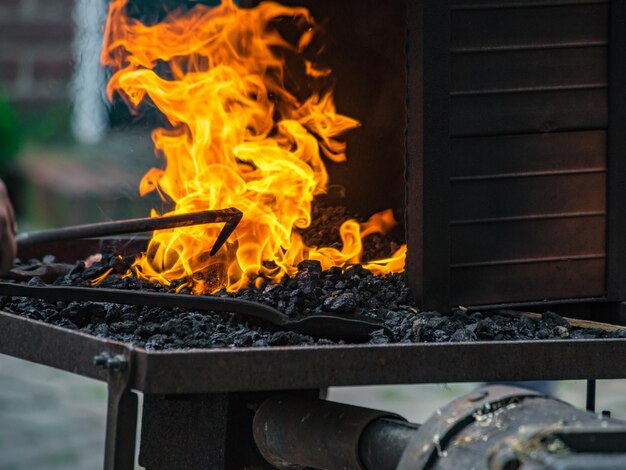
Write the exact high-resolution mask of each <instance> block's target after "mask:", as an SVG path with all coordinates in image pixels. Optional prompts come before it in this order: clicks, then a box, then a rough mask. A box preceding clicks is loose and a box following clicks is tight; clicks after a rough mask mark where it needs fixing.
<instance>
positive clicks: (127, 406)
mask: <svg viewBox="0 0 626 470" xmlns="http://www.w3.org/2000/svg"><path fill="white" fill-rule="evenodd" d="M112 388H114V387H111V386H109V397H108V409H107V427H106V440H105V453H104V469H105V470H132V469H133V468H134V467H135V440H136V437H137V395H136V394H135V393H133V392H131V391H130V390H123V391H121V392H118V391H117V390H112Z"/></svg>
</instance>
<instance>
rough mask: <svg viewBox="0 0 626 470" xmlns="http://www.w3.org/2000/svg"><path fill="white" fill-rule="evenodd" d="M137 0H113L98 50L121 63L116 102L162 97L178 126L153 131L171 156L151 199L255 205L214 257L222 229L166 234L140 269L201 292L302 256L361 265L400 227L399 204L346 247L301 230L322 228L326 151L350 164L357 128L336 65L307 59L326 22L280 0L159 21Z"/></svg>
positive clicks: (161, 105)
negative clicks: (140, 13) (381, 238)
mask: <svg viewBox="0 0 626 470" xmlns="http://www.w3.org/2000/svg"><path fill="white" fill-rule="evenodd" d="M126 3H127V0H113V1H112V3H111V5H110V8H109V14H108V20H107V26H106V31H105V43H104V48H103V52H102V57H101V60H102V63H103V65H106V66H109V67H110V68H111V70H112V71H113V75H112V77H111V79H110V81H109V83H108V87H107V93H108V96H109V99H112V98H113V96H114V94H116V93H119V95H120V96H121V97H122V98H123V99H124V100H125V101H126V102H127V103H128V104H129V106H130V107H131V109H133V110H137V108H138V106H139V105H140V103H143V102H148V103H151V104H153V105H154V106H156V107H157V108H158V109H159V110H160V111H161V112H162V113H163V114H164V115H165V116H166V117H167V120H168V121H169V124H170V126H169V127H168V128H161V129H156V130H155V131H154V132H153V133H152V139H153V141H154V145H155V149H156V153H157V156H158V157H159V158H162V159H163V160H164V163H165V164H164V165H163V168H152V169H151V170H150V171H148V172H147V173H146V174H145V175H144V177H143V179H142V180H141V183H140V194H141V195H145V194H148V193H150V192H152V191H157V192H158V194H159V195H160V196H161V199H162V200H163V201H164V202H165V203H167V204H169V205H170V206H171V207H172V209H171V210H170V211H168V212H167V214H181V213H187V212H191V211H198V210H206V209H221V208H226V207H236V208H237V209H239V210H241V211H242V212H243V213H244V217H243V219H242V221H241V223H240V224H239V226H238V227H237V229H236V230H235V232H234V234H233V235H232V236H231V238H230V240H229V243H228V244H227V245H226V246H225V247H223V248H222V249H221V250H220V252H219V253H218V254H217V255H216V256H214V257H210V256H208V252H209V250H210V248H211V246H212V244H213V241H214V240H215V238H216V237H217V233H218V232H219V227H215V226H210V225H207V226H195V227H183V228H176V229H171V230H160V231H156V232H155V233H154V234H153V237H152V239H151V241H150V243H149V246H148V250H147V252H146V253H143V254H142V255H140V256H139V257H138V259H137V261H136V263H135V265H134V267H133V270H134V271H135V273H136V274H137V275H138V276H139V277H140V278H143V279H149V280H152V281H158V282H160V283H163V284H165V285H170V284H171V282H172V281H174V280H179V281H180V280H182V281H184V283H183V284H182V285H181V288H182V287H183V286H191V287H192V288H193V291H194V292H196V293H203V292H207V291H215V290H218V289H220V288H223V287H227V288H228V289H229V290H236V289H239V288H241V287H243V286H245V285H247V283H248V282H250V279H253V278H255V277H256V276H258V275H263V276H265V277H269V278H270V279H272V280H279V279H280V278H281V277H282V276H283V275H284V274H289V275H293V274H295V272H296V271H297V268H296V266H297V264H298V263H299V262H300V261H302V260H305V259H313V260H319V261H320V263H321V264H322V266H323V268H324V269H328V268H330V267H332V266H339V267H345V266H347V265H350V264H355V263H359V262H361V252H362V243H361V240H362V238H363V237H364V236H366V235H368V234H370V233H373V232H376V231H379V232H384V231H386V230H388V229H389V228H390V227H392V226H393V225H394V223H395V222H394V221H393V215H392V214H391V211H387V212H385V213H382V214H378V215H375V216H374V217H372V218H371V219H370V220H369V221H368V222H367V223H365V224H363V225H360V224H359V223H357V222H356V221H354V220H349V221H347V222H345V223H344V224H343V226H342V227H341V230H340V232H341V238H342V240H343V247H342V248H341V249H340V250H339V249H336V248H330V247H313V246H306V245H305V244H304V242H303V240H302V237H301V235H300V234H299V233H298V229H304V228H306V227H308V226H309V225H310V223H311V203H312V201H313V198H314V197H315V196H317V195H320V194H322V193H324V192H325V190H326V188H327V185H328V174H327V172H326V168H325V166H324V158H328V159H330V160H333V161H335V162H341V161H344V160H345V158H346V156H345V150H346V148H345V147H346V146H345V143H344V142H342V141H341V140H340V136H341V135H342V134H343V133H344V132H346V131H348V130H350V129H353V128H355V127H357V126H358V125H359V123H358V122H357V121H356V120H354V119H351V118H349V117H347V116H343V115H341V114H338V113H337V112H336V110H335V104H334V101H333V95H332V91H331V90H330V87H329V86H328V85H329V80H328V76H329V74H330V71H329V70H326V69H322V68H319V67H317V66H316V64H315V63H313V62H312V61H310V60H308V59H306V58H304V55H305V54H304V52H305V51H306V50H307V48H308V47H309V46H310V43H311V40H312V38H313V35H314V32H315V28H316V25H315V21H314V19H313V18H312V17H311V15H310V14H309V12H308V11H307V10H306V9H304V8H291V7H285V6H282V5H279V4H277V3H270V2H267V3H262V4H261V5H259V6H258V7H256V8H252V9H240V8H238V7H237V6H236V5H235V4H234V3H233V0H223V2H222V4H221V5H219V6H217V7H214V8H211V7H207V6H204V5H196V6H195V7H194V8H192V9H190V10H187V11H184V10H176V11H173V12H171V13H169V15H168V16H167V17H166V18H165V19H164V20H163V21H162V22H160V23H158V24H156V25H153V26H150V25H145V24H143V23H141V22H140V21H138V20H136V19H134V18H131V17H129V16H128V15H127V13H126ZM285 19H288V20H289V21H290V22H291V24H293V25H295V26H296V29H297V31H298V35H297V38H296V39H295V40H294V39H293V38H291V39H290V40H287V39H286V38H285V37H284V36H283V35H281V33H280V32H279V30H278V28H277V26H276V25H277V24H278V23H279V22H280V21H281V20H285ZM288 64H289V66H288ZM294 70H297V71H300V72H301V73H302V74H303V76H304V77H306V87H299V88H304V89H306V96H302V94H303V93H302V90H299V92H298V93H296V92H293V91H290V90H289V89H288V86H287V85H286V83H287V82H288V81H289V80H290V79H291V77H292V72H293V71H294ZM152 215H153V216H158V215H159V214H158V213H157V212H156V211H155V210H153V214H152ZM404 257H405V247H402V248H401V249H400V250H398V251H397V252H396V253H394V255H393V256H392V257H391V258H390V259H386V260H379V261H374V262H371V263H369V264H366V265H365V267H366V268H367V269H370V270H372V271H374V272H375V273H386V272H390V271H401V270H403V269H404Z"/></svg>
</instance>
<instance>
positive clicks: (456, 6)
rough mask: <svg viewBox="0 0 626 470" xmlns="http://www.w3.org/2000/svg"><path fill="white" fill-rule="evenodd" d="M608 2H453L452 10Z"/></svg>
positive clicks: (532, 0)
mask: <svg viewBox="0 0 626 470" xmlns="http://www.w3.org/2000/svg"><path fill="white" fill-rule="evenodd" d="M608 2H609V0H454V1H453V2H452V8H453V9H472V8H476V9H482V8H520V7H521V8H525V7H531V6H551V5H591V4H596V3H608Z"/></svg>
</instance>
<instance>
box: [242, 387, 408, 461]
mask: <svg viewBox="0 0 626 470" xmlns="http://www.w3.org/2000/svg"><path fill="white" fill-rule="evenodd" d="M416 430H417V427H411V425H408V424H407V423H406V422H404V420H403V419H402V418H401V417H399V416H397V415H394V414H392V413H388V412H385V411H378V410H371V409H368V408H361V407H358V406H352V405H345V404H341V403H334V402H330V401H326V400H319V399H312V398H309V397H302V396H297V395H282V396H275V397H271V398H269V399H267V400H266V401H265V402H263V404H262V405H261V406H260V407H259V409H258V410H257V412H256V414H255V416H254V422H253V432H254V440H255V442H256V444H257V446H258V448H259V451H260V452H261V454H262V455H263V457H264V458H265V459H266V460H267V461H268V462H269V463H270V464H272V465H274V466H275V467H276V468H279V469H287V468H290V469H293V468H317V469H325V470H334V469H342V470H343V469H345V470H374V469H376V470H379V469H382V470H385V469H388V468H389V469H391V468H395V465H396V464H397V462H399V460H400V457H401V455H402V452H404V445H405V444H406V443H408V442H409V440H410V439H411V438H412V435H413V433H414V432H415V431H416ZM396 438H397V441H395V439H396ZM377 441H378V442H377ZM388 443H390V445H387V444H388Z"/></svg>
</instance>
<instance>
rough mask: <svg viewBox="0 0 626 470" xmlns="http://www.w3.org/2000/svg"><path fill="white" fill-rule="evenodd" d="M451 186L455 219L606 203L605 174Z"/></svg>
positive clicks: (600, 207) (591, 208)
mask: <svg viewBox="0 0 626 470" xmlns="http://www.w3.org/2000/svg"><path fill="white" fill-rule="evenodd" d="M451 187H452V192H451V193H452V201H451V213H452V220H453V221H461V220H474V219H491V218H502V217H516V216H527V215H547V214H553V215H556V214H564V213H572V212H602V211H604V210H605V205H606V175H605V174H604V173H590V174H571V175H551V176H537V177H528V178H502V179H494V180H478V181H455V182H453V183H452V185H451Z"/></svg>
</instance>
